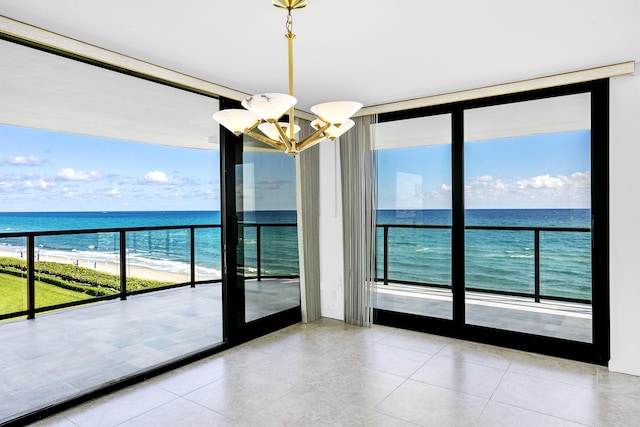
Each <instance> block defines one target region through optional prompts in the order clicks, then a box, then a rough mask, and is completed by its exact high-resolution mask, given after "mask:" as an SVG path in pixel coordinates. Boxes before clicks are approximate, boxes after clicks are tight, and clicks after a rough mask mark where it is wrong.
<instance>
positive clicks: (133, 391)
mask: <svg viewBox="0 0 640 427" xmlns="http://www.w3.org/2000/svg"><path fill="white" fill-rule="evenodd" d="M36 425H37V426H60V427H67V426H68V427H77V426H91V427H99V426H218V425H220V426H289V425H290V426H310V425H329V426H335V425H340V426H352V425H353V426H412V425H413V426H415V425H419V426H439V427H442V426H445V427H448V426H491V427H495V426H637V425H640V378H639V377H634V376H629V375H623V374H616V373H611V372H609V371H608V370H607V368H604V367H598V366H594V365H589V364H584V363H578V362H572V361H566V360H562V359H557V358H552V357H548V356H540V355H535V354H530V353H523V352H518V351H514V350H506V349H501V348H497V347H492V346H487V345H481V344H475V343H469V342H464V341H459V340H455V339H450V338H444V337H439V336H433V335H428V334H421V333H416V332H410V331H404V330H398V329H394V328H388V327H382V326H374V327H372V328H361V327H356V326H350V325H346V324H344V323H343V322H340V321H337V320H330V319H321V320H319V321H316V322H314V323H311V324H306V325H305V324H298V325H294V326H291V327H289V328H286V329H284V330H281V331H278V332H276V333H273V334H270V335H268V336H265V337H262V338H260V339H257V340H255V341H252V342H250V343H247V344H244V345H242V346H239V347H236V348H234V349H231V350H228V351H225V352H223V353H220V354H218V355H216V356H213V357H210V358H207V359H205V360H201V361H199V362H196V363H194V364H192V365H189V366H186V367H183V368H180V369H178V370H176V371H172V372H170V373H167V374H165V375H163V376H161V377H157V378H154V379H152V380H149V381H147V382H145V383H142V384H139V385H136V386H133V387H131V388H128V389H125V390H122V391H119V392H117V393H113V394H111V395H109V396H106V397H103V398H101V399H98V400H96V401H93V402H89V403H86V404H84V405H82V406H79V407H76V408H73V409H70V410H68V411H66V412H64V413H61V414H59V415H57V416H55V417H53V418H50V419H46V420H43V421H41V422H39V423H37V424H36Z"/></svg>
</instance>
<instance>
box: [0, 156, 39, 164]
mask: <svg viewBox="0 0 640 427" xmlns="http://www.w3.org/2000/svg"><path fill="white" fill-rule="evenodd" d="M4 161H5V163H8V164H10V165H14V166H41V165H43V164H45V160H44V159H41V158H40V157H36V156H8V157H5V158H4Z"/></svg>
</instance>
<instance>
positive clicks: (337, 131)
mask: <svg viewBox="0 0 640 427" xmlns="http://www.w3.org/2000/svg"><path fill="white" fill-rule="evenodd" d="M355 124H356V123H355V122H354V121H353V120H351V119H347V120H345V122H344V123H342V124H341V125H340V126H338V127H336V126H334V125H329V127H328V128H327V129H326V130H325V131H324V134H325V135H326V136H327V137H329V139H330V140H332V141H333V140H335V139H336V138H337V137H339V136H340V135H342V134H343V133H345V132H346V131H348V130H349V129H351V128H352V127H353V126H354V125H355ZM311 126H313V127H314V128H315V129H320V128H321V127H322V126H324V122H323V121H322V120H320V119H315V120H314V121H312V122H311Z"/></svg>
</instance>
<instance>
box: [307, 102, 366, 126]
mask: <svg viewBox="0 0 640 427" xmlns="http://www.w3.org/2000/svg"><path fill="white" fill-rule="evenodd" d="M361 108H362V104H361V103H359V102H353V101H335V102H325V103H324V104H317V105H314V106H313V107H311V111H312V112H313V114H315V115H316V116H318V117H320V118H321V119H322V120H324V121H327V122H329V123H331V124H337V125H340V124H342V123H344V122H345V121H346V120H347V119H348V118H349V117H351V116H353V115H354V114H355V113H356V112H357V111H358V110H359V109H361Z"/></svg>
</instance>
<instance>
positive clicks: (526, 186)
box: [465, 171, 591, 206]
mask: <svg viewBox="0 0 640 427" xmlns="http://www.w3.org/2000/svg"><path fill="white" fill-rule="evenodd" d="M590 187H591V173H590V172H589V171H587V172H575V173H573V174H571V175H569V176H565V175H557V176H551V175H549V174H545V175H538V176H534V177H531V178H526V179H518V180H512V179H509V178H508V177H501V178H497V179H494V178H492V177H490V176H488V175H486V176H479V177H470V178H469V179H468V180H467V182H466V183H465V197H466V198H467V200H469V201H470V202H472V203H473V202H476V203H482V204H489V205H494V204H495V205H496V206H508V205H514V206H520V205H523V206H524V205H528V204H532V205H533V206H538V205H540V206H542V205H548V206H564V204H565V203H567V202H568V203H571V204H576V205H580V206H582V205H587V206H588V201H589V191H588V190H589V188H590Z"/></svg>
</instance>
